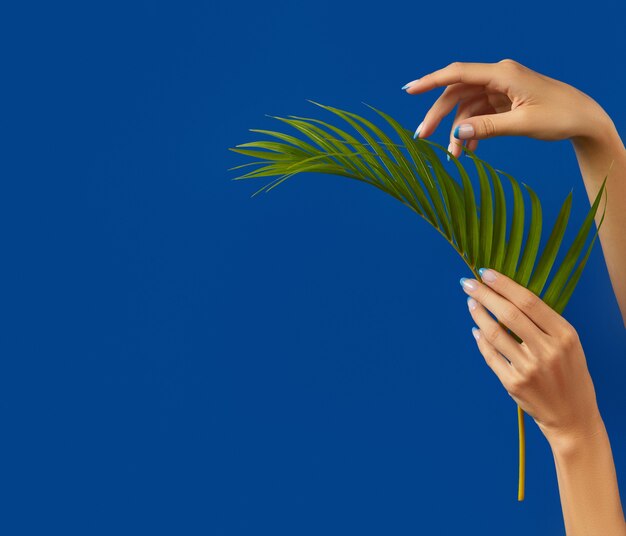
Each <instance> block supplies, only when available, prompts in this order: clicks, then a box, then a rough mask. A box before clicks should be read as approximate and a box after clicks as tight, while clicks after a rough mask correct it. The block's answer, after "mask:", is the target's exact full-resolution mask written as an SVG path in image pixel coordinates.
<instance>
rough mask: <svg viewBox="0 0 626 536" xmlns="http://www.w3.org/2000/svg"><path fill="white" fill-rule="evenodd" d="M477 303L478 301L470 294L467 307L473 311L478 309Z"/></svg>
mask: <svg viewBox="0 0 626 536" xmlns="http://www.w3.org/2000/svg"><path fill="white" fill-rule="evenodd" d="M477 303H478V302H477V301H476V300H475V299H474V298H472V297H470V296H468V297H467V307H468V309H469V310H470V311H473V310H474V309H476V304H477Z"/></svg>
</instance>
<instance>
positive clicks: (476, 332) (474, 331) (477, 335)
mask: <svg viewBox="0 0 626 536" xmlns="http://www.w3.org/2000/svg"><path fill="white" fill-rule="evenodd" d="M472 335H474V338H475V339H476V340H478V339H480V330H479V329H478V328H472Z"/></svg>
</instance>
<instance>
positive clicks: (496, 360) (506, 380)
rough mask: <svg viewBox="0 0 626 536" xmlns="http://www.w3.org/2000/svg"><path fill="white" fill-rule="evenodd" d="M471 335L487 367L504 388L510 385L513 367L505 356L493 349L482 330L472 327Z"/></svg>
mask: <svg viewBox="0 0 626 536" xmlns="http://www.w3.org/2000/svg"><path fill="white" fill-rule="evenodd" d="M472 335H474V338H475V339H476V343H477V344H478V349H479V350H480V353H481V354H482V355H483V357H484V358H485V362H486V363H487V365H489V368H490V369H491V370H493V372H494V373H495V375H496V376H497V377H498V379H499V380H500V382H501V383H502V385H503V386H504V388H505V389H507V390H508V387H509V386H510V385H511V382H512V380H513V377H514V371H515V369H514V367H513V366H512V365H511V364H510V363H509V362H508V361H507V360H506V359H505V357H504V356H503V355H502V354H501V353H500V352H498V350H496V349H495V347H494V346H493V345H492V344H491V343H490V342H489V341H488V340H487V339H486V337H484V336H483V333H482V331H480V330H479V329H478V328H476V327H474V328H472Z"/></svg>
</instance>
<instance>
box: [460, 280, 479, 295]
mask: <svg viewBox="0 0 626 536" xmlns="http://www.w3.org/2000/svg"><path fill="white" fill-rule="evenodd" d="M459 283H461V286H462V287H463V289H464V290H467V291H470V292H471V291H472V290H476V289H477V288H478V282H477V281H476V280H475V279H467V277H462V278H461V280H460V281H459Z"/></svg>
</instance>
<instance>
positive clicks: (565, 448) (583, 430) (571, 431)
mask: <svg viewBox="0 0 626 536" xmlns="http://www.w3.org/2000/svg"><path fill="white" fill-rule="evenodd" d="M542 432H543V433H544V435H545V437H546V439H547V440H548V443H549V445H550V448H551V449H552V452H553V453H554V454H555V455H556V454H560V455H565V454H571V453H575V452H577V451H580V450H581V449H584V448H585V447H587V446H588V445H589V444H592V443H593V442H594V441H597V440H598V439H601V438H602V437H603V436H604V435H606V427H605V426H604V421H603V420H602V416H601V415H600V412H599V411H597V412H596V413H595V415H594V416H593V417H591V418H590V419H588V420H587V421H586V422H585V423H582V424H581V425H579V426H572V427H570V428H566V429H555V430H544V429H542Z"/></svg>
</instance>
